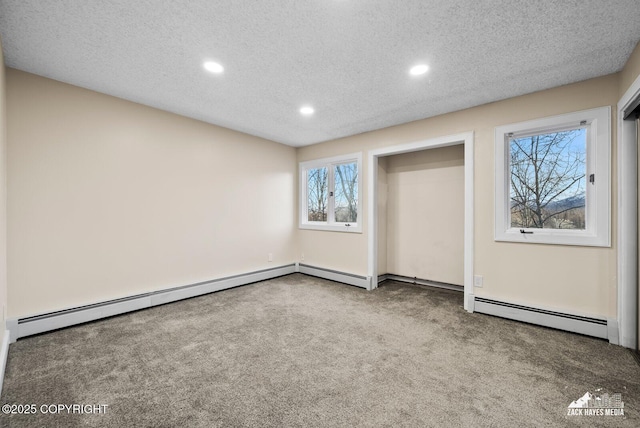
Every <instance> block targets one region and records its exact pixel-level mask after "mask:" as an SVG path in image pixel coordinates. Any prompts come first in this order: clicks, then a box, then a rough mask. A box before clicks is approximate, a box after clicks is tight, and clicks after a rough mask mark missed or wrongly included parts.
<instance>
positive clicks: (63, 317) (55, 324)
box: [7, 264, 296, 342]
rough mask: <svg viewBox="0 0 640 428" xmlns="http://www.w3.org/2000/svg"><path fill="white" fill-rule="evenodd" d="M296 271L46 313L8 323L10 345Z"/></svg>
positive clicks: (289, 268)
mask: <svg viewBox="0 0 640 428" xmlns="http://www.w3.org/2000/svg"><path fill="white" fill-rule="evenodd" d="M295 270H296V266H295V264H290V265H285V266H279V267H274V268H270V269H263V270H258V271H254V272H249V273H245V274H240V275H233V276H228V277H224V278H217V279H213V280H211V281H205V282H199V283H196V284H189V285H183V286H179V287H173V288H168V289H164V290H158V291H154V292H150V293H144V294H137V295H133V296H128V297H124V298H121V299H114V300H108V301H104V302H99V303H95V304H90V305H85V306H80V307H75V308H69V309H64V310H61V311H55V312H48V313H45V314H38V315H34V316H29V317H23V318H18V319H16V318H13V319H8V320H7V329H8V330H9V332H10V336H11V338H10V341H11V342H15V341H16V340H17V339H19V338H21V337H26V336H31V335H34V334H39V333H44V332H47V331H52V330H57V329H60V328H65V327H70V326H72V325H76V324H82V323H85V322H89V321H95V320H98V319H101V318H107V317H111V316H114V315H120V314H124V313H127V312H132V311H137V310H140V309H145V308H150V307H153V306H157V305H163V304H165V303H170V302H175V301H178V300H183V299H188V298H191V297H196V296H201V295H203V294H209V293H213V292H216V291H221V290H226V289H229V288H234V287H239V286H241V285H247V284H252V283H254V282H259V281H265V280H267V279H272V278H277V277H279V276H284V275H289V274H292V273H294V272H295Z"/></svg>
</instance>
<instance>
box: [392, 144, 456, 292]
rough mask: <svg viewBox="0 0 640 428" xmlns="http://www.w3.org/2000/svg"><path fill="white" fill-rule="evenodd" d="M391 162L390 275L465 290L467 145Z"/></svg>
mask: <svg viewBox="0 0 640 428" xmlns="http://www.w3.org/2000/svg"><path fill="white" fill-rule="evenodd" d="M387 162H388V163H387V165H388V167H387V180H388V195H387V201H388V203H387V220H386V225H387V228H386V229H387V230H386V234H387V239H386V240H387V251H386V253H387V271H388V273H393V274H396V275H403V276H408V277H417V278H420V279H427V280H431V281H439V282H446V283H449V284H458V285H463V284H464V146H462V145H459V146H452V147H443V148H439V149H429V150H422V151H419V152H413V153H406V154H400V155H394V156H389V157H388V158H387ZM381 221H382V219H379V222H381Z"/></svg>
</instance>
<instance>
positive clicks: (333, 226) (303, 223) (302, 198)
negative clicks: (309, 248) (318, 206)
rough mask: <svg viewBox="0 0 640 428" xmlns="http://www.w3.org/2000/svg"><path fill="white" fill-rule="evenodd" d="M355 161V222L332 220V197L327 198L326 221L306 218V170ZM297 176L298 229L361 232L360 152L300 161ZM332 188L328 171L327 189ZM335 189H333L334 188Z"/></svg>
mask: <svg viewBox="0 0 640 428" xmlns="http://www.w3.org/2000/svg"><path fill="white" fill-rule="evenodd" d="M354 161H355V162H356V163H357V164H358V221H357V222H356V224H351V225H349V226H347V224H348V223H337V222H334V221H333V216H334V215H335V212H334V199H333V198H331V197H330V198H328V201H327V216H328V220H327V222H312V221H309V220H308V216H307V209H308V206H307V198H306V195H307V190H306V189H307V174H306V171H307V170H309V169H313V168H319V167H331V166H333V165H337V164H340V163H349V162H354ZM298 178H299V185H300V187H299V189H298V195H299V197H298V199H299V202H300V204H299V207H298V210H299V212H300V216H299V218H298V227H299V228H300V229H308V230H325V231H333V232H350V233H362V152H358V153H352V154H348V155H340V156H333V157H330V158H322V159H313V160H309V161H304V162H300V163H299V164H298ZM333 188H334V178H333V172H330V173H329V189H333ZM334 191H335V189H334Z"/></svg>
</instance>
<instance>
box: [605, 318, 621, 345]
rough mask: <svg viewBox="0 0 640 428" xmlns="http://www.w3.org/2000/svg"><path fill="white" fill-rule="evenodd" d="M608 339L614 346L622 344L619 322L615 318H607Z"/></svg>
mask: <svg viewBox="0 0 640 428" xmlns="http://www.w3.org/2000/svg"><path fill="white" fill-rule="evenodd" d="M607 338H608V339H609V343H611V344H612V345H619V344H620V337H619V335H618V320H617V319H615V318H607Z"/></svg>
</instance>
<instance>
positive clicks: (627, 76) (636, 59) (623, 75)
mask: <svg viewBox="0 0 640 428" xmlns="http://www.w3.org/2000/svg"><path fill="white" fill-rule="evenodd" d="M638 76H640V43H638V44H637V45H636V48H635V49H634V50H633V52H632V53H631V56H630V57H629V59H628V60H627V63H626V64H625V66H624V68H623V69H622V71H621V72H620V85H619V94H618V98H622V96H623V95H624V93H625V92H626V91H627V89H629V87H630V86H631V85H632V84H633V82H634V81H635V80H636V79H637V78H638Z"/></svg>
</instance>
